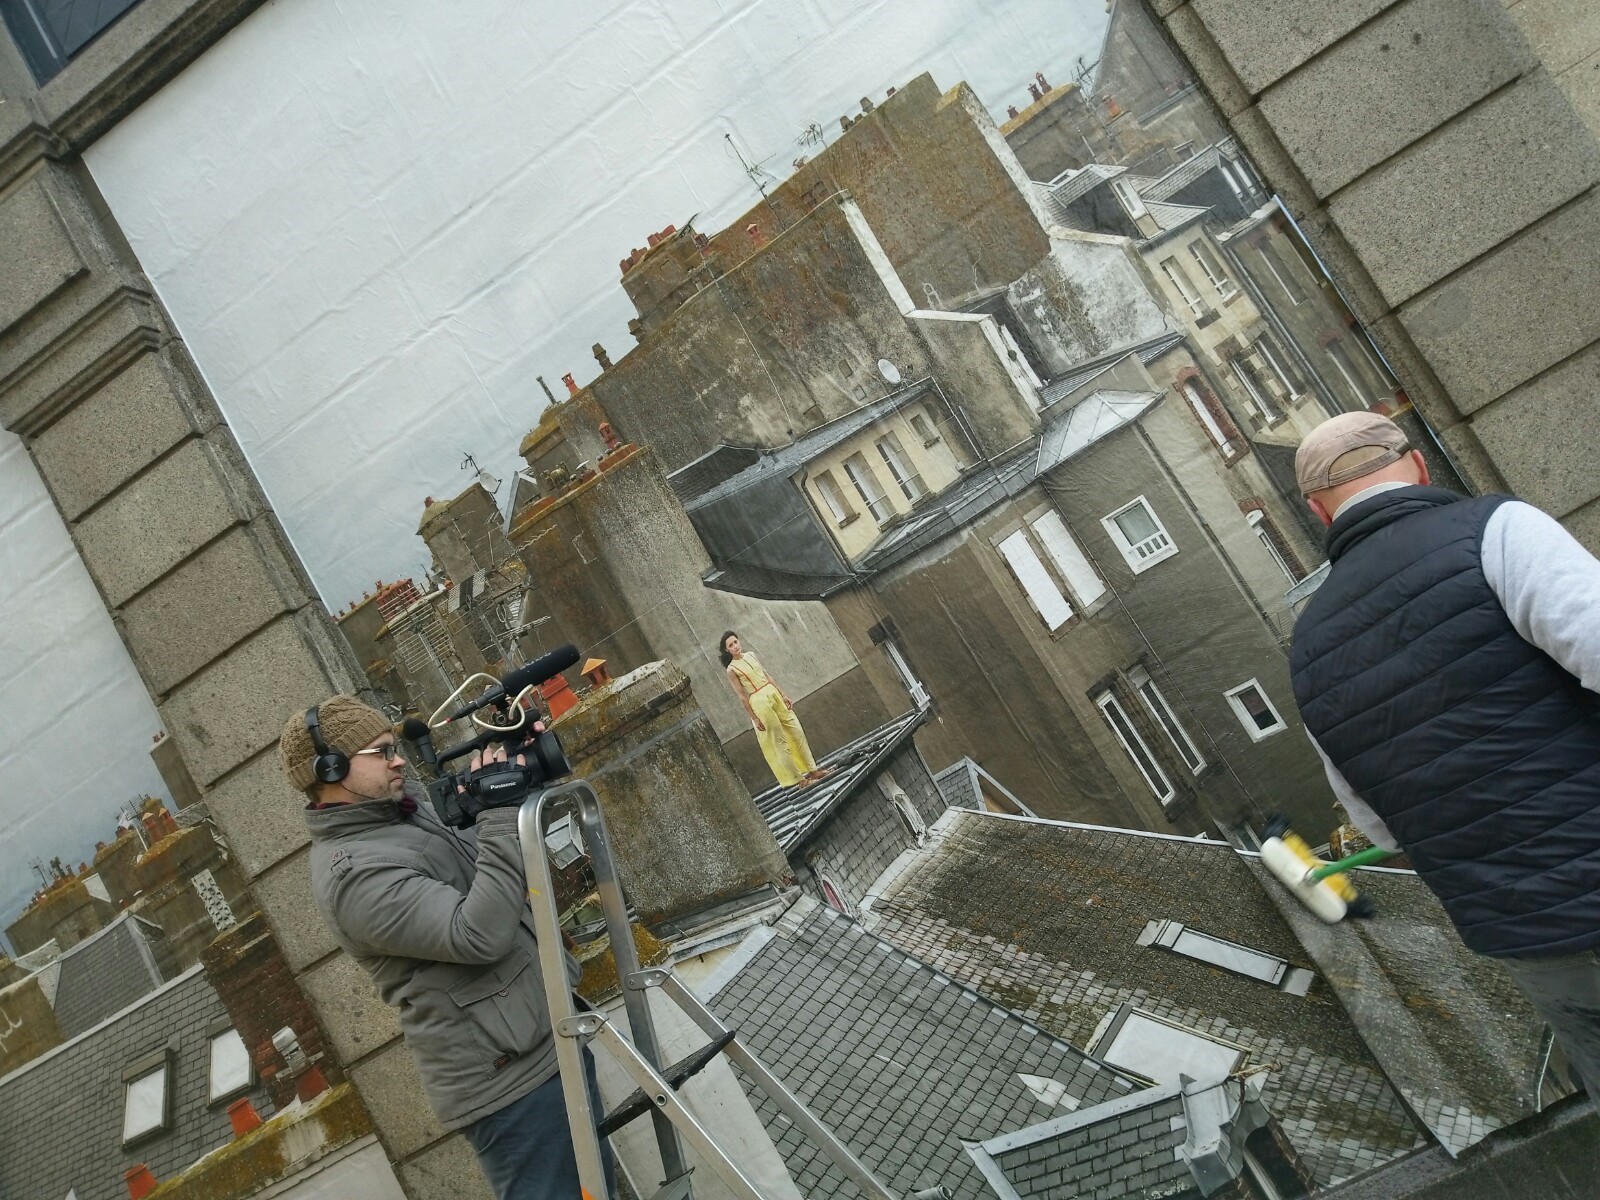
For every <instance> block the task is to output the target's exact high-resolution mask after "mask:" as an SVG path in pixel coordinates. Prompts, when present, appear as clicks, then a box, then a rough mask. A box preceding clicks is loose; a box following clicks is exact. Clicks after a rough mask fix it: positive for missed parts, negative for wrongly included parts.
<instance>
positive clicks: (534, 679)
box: [400, 646, 578, 829]
mask: <svg viewBox="0 0 1600 1200" xmlns="http://www.w3.org/2000/svg"><path fill="white" fill-rule="evenodd" d="M577 661H578V649H577V647H576V646H562V647H561V648H560V649H557V650H552V651H551V652H550V653H549V654H544V655H541V656H540V657H538V658H536V659H534V660H533V661H532V662H530V663H526V664H525V665H523V666H520V667H518V668H516V669H515V670H513V671H511V672H509V673H507V674H506V676H505V677H504V678H503V679H501V680H500V681H499V682H497V683H494V684H493V685H492V686H491V687H489V688H488V689H487V690H486V691H485V692H484V693H483V694H482V695H480V696H479V697H478V698H477V699H476V700H471V701H468V702H467V703H465V704H463V705H462V706H461V707H460V708H458V709H456V710H455V711H454V712H452V713H450V714H449V716H447V717H444V720H445V721H458V720H460V719H462V718H463V717H466V716H469V715H471V714H473V713H476V712H479V711H480V710H482V709H491V710H493V711H492V713H491V714H490V719H489V720H488V721H485V720H484V719H483V718H482V717H478V718H474V719H475V721H476V723H477V724H478V725H479V726H480V727H482V728H483V730H484V732H482V733H480V734H479V735H478V736H476V737H473V738H468V739H467V740H466V741H464V742H462V743H460V744H459V745H455V746H451V747H450V748H449V749H448V750H442V751H436V750H435V749H434V746H433V730H432V728H431V727H430V726H429V723H428V722H427V721H422V720H419V719H418V718H416V717H407V718H406V719H405V721H404V723H403V724H402V725H401V726H400V735H401V736H402V737H404V738H406V739H407V740H408V741H410V742H412V743H413V744H415V746H416V747H417V751H418V753H419V754H420V756H421V758H422V761H423V762H425V763H427V764H428V766H429V767H430V768H431V769H432V770H433V773H434V778H433V779H432V780H430V781H429V782H428V794H429V795H430V797H431V798H432V800H433V808H434V811H435V812H437V813H438V814H439V820H441V821H442V822H444V823H445V824H446V825H450V826H453V827H455V828H456V829H466V828H468V827H469V826H471V825H473V824H474V823H475V822H476V821H477V819H478V814H479V813H481V812H483V811H484V810H485V809H490V808H506V807H509V806H512V805H518V804H521V803H522V802H523V800H525V799H527V797H528V795H529V794H530V793H531V792H533V791H534V790H536V789H537V788H540V787H543V786H544V785H545V784H547V783H550V782H552V781H554V780H556V779H560V778H561V777H562V776H563V775H569V774H571V773H572V764H571V763H569V762H568V761H567V756H566V752H565V751H563V750H562V748H561V739H560V738H558V737H557V736H556V735H555V734H554V733H553V732H551V731H550V730H548V729H545V730H541V731H539V732H535V731H534V729H533V725H534V723H535V721H536V720H537V719H538V717H537V714H536V713H535V712H533V711H532V710H531V708H529V707H527V706H526V705H527V704H528V703H529V699H528V693H529V692H530V691H531V689H533V688H536V687H538V686H539V685H540V684H542V683H545V682H546V681H548V680H551V679H554V678H555V677H556V676H557V675H559V674H560V673H561V672H562V671H565V670H566V669H567V668H568V667H571V666H573V665H575V664H576V663H577ZM453 698H454V697H452V699H453ZM445 704H446V706H448V704H449V701H446V702H445ZM443 712H444V708H443V707H441V708H440V710H439V711H438V712H436V713H435V714H434V716H435V717H436V718H437V717H440V716H441V715H442V714H443ZM494 746H504V747H505V751H506V761H505V762H493V763H486V764H485V765H483V766H482V767H480V768H478V770H476V771H472V770H466V771H447V770H445V768H444V764H445V763H448V762H451V761H452V760H454V759H458V758H462V757H464V756H466V755H469V754H472V753H473V752H474V751H480V750H481V751H487V750H489V749H490V748H491V747H494ZM519 756H521V758H522V759H523V761H522V762H521V763H518V762H517V758H518V757H519Z"/></svg>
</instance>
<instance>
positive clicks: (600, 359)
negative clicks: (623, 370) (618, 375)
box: [594, 342, 611, 371]
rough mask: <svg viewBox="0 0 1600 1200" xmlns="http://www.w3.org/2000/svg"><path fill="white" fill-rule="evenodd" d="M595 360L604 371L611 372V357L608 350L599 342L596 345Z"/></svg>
mask: <svg viewBox="0 0 1600 1200" xmlns="http://www.w3.org/2000/svg"><path fill="white" fill-rule="evenodd" d="M594 360H595V362H597V363H599V364H600V369H601V370H602V371H609V370H610V369H611V356H610V355H609V354H607V353H606V348H605V347H604V346H602V345H601V344H600V343H599V342H596V343H595V344H594Z"/></svg>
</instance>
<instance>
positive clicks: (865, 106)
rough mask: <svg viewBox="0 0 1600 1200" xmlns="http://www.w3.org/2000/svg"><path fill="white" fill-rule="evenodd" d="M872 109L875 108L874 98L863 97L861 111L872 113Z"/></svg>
mask: <svg viewBox="0 0 1600 1200" xmlns="http://www.w3.org/2000/svg"><path fill="white" fill-rule="evenodd" d="M872 107H873V106H872V97H871V96H863V97H861V111H862V112H864V113H869V112H871V111H872Z"/></svg>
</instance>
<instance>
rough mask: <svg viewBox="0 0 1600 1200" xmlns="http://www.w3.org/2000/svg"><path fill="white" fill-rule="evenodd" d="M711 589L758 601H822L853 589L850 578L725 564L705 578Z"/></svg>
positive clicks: (710, 571) (703, 579) (714, 569)
mask: <svg viewBox="0 0 1600 1200" xmlns="http://www.w3.org/2000/svg"><path fill="white" fill-rule="evenodd" d="M701 579H702V582H703V583H704V584H705V585H706V586H707V587H709V588H716V589H717V590H718V591H722V592H734V593H737V594H738V595H740V596H754V597H755V598H756V599H758V600H821V599H823V598H825V597H827V596H831V595H833V593H834V592H837V591H839V590H840V589H842V588H846V587H848V586H850V584H851V583H852V582H853V580H854V577H853V576H850V575H823V574H811V575H801V574H798V573H796V572H794V571H780V570H778V569H777V568H776V567H769V566H765V565H763V564H761V563H741V562H725V563H721V564H719V565H717V566H715V567H713V568H712V569H711V570H709V571H707V572H706V573H705V575H704V576H702V577H701Z"/></svg>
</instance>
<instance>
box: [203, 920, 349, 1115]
mask: <svg viewBox="0 0 1600 1200" xmlns="http://www.w3.org/2000/svg"><path fill="white" fill-rule="evenodd" d="M200 962H201V964H202V965H203V966H204V967H205V972H206V978H207V979H209V980H210V981H211V986H212V987H214V988H216V989H217V995H218V996H219V997H221V999H222V1004H223V1007H225V1008H226V1009H227V1010H228V1016H229V1017H231V1018H232V1020H233V1027H234V1028H235V1029H237V1030H238V1031H239V1036H240V1037H241V1038H243V1039H244V1044H245V1047H246V1049H248V1050H249V1052H250V1061H251V1062H252V1063H254V1064H255V1068H256V1073H257V1074H258V1075H260V1076H261V1078H262V1079H263V1080H264V1081H265V1082H266V1085H267V1091H268V1093H269V1094H270V1095H271V1096H272V1107H273V1109H274V1110H276V1111H281V1110H282V1109H283V1107H284V1106H285V1105H286V1104H288V1103H289V1102H290V1101H292V1100H293V1099H294V1098H295V1080H294V1078H293V1077H292V1076H291V1073H290V1072H289V1071H287V1070H285V1069H284V1068H283V1058H282V1056H281V1055H280V1054H279V1053H278V1048H277V1047H276V1046H274V1045H273V1042H272V1035H273V1034H275V1033H277V1032H278V1030H280V1029H282V1028H283V1027H284V1026H285V1025H288V1026H290V1027H291V1028H292V1029H293V1030H294V1031H295V1035H296V1037H297V1038H298V1039H299V1043H300V1048H301V1049H302V1050H304V1051H305V1054H306V1056H307V1058H308V1059H310V1060H311V1061H313V1062H315V1061H318V1060H320V1059H323V1058H324V1057H325V1054H326V1047H327V1038H326V1036H325V1035H324V1034H323V1032H322V1026H321V1025H319V1024H318V1023H317V1018H316V1015H315V1014H314V1013H312V1011H311V1005H310V1004H309V1003H308V1002H307V1000H306V996H305V993H304V992H302V991H301V990H300V985H299V984H298V983H296V982H295V978H294V972H293V971H291V970H290V969H289V963H288V961H287V960H286V959H285V958H284V957H283V951H282V950H280V949H279V948H278V943H277V941H275V940H274V939H273V936H272V931H271V930H270V929H268V928H267V922H266V919H265V918H263V917H262V916H261V914H260V913H255V914H253V915H251V916H250V917H248V918H246V919H245V920H243V921H241V922H240V923H239V924H237V925H235V926H234V927H233V928H232V929H230V930H228V931H227V932H226V933H224V934H223V935H222V936H221V937H219V938H217V940H216V941H214V942H212V943H211V944H210V945H209V946H207V947H206V948H205V949H204V950H202V951H201V952H200Z"/></svg>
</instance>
